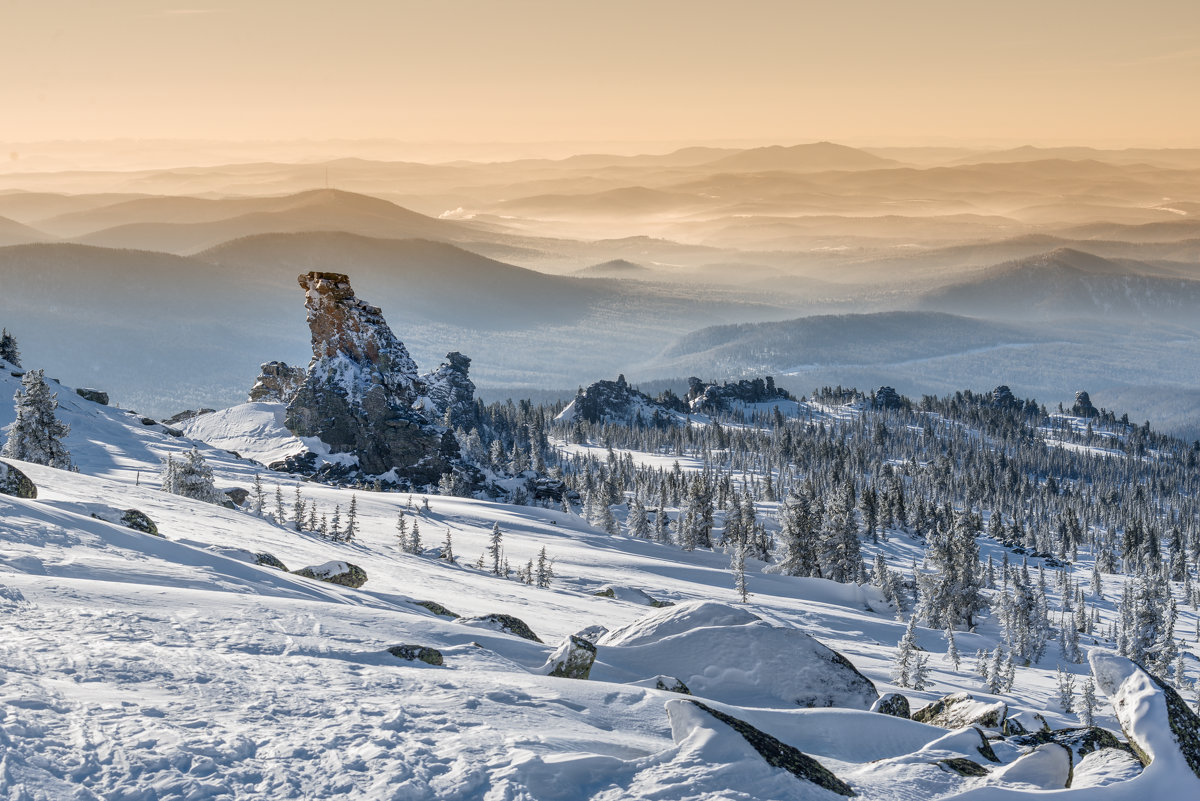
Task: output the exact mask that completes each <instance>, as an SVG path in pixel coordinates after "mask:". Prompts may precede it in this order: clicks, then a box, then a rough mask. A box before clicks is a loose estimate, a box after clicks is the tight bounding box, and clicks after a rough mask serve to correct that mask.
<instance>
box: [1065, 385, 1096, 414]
mask: <svg viewBox="0 0 1200 801" xmlns="http://www.w3.org/2000/svg"><path fill="white" fill-rule="evenodd" d="M1071 414H1073V415H1075V416H1076V417H1096V416H1097V415H1099V414H1100V412H1098V411H1097V410H1096V407H1095V406H1093V405H1092V398H1091V396H1090V395H1088V394H1087V393H1086V392H1084V391H1083V390H1080V391H1079V392H1076V393H1075V405H1074V406H1072V407H1071Z"/></svg>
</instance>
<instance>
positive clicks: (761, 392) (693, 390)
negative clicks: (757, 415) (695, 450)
mask: <svg viewBox="0 0 1200 801" xmlns="http://www.w3.org/2000/svg"><path fill="white" fill-rule="evenodd" d="M789 399H790V396H789V395H788V392H787V390H785V389H780V388H779V387H776V386H775V379H774V378H773V377H772V376H767V377H765V378H747V379H744V380H742V381H735V382H733V383H728V382H726V383H721V384H705V383H704V382H703V381H701V380H700V379H699V378H695V377H692V378H689V379H688V392H687V396H686V397H685V398H684V401H685V402H686V403H687V405H688V408H689V409H690V410H691V411H693V412H707V413H713V412H724V411H728V410H729V409H730V407H731V406H732V405H733V404H734V403H769V402H771V401H778V400H789Z"/></svg>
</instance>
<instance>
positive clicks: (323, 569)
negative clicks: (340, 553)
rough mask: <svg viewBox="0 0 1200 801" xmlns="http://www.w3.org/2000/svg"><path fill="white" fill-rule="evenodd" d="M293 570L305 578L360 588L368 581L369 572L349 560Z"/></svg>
mask: <svg viewBox="0 0 1200 801" xmlns="http://www.w3.org/2000/svg"><path fill="white" fill-rule="evenodd" d="M292 572H293V574H295V575H297V576H303V577H304V578H310V579H317V580H318V581H327V582H329V583H330V584H340V585H341V586H343V587H352V588H354V589H358V588H359V587H361V586H362V585H364V584H366V583H367V572H366V571H365V570H363V569H362V568H361V567H359V566H358V565H352V564H350V563H349V562H326V563H325V564H323V565H313V566H311V567H302V568H300V569H299V570H294V571H292Z"/></svg>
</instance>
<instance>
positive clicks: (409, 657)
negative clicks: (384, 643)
mask: <svg viewBox="0 0 1200 801" xmlns="http://www.w3.org/2000/svg"><path fill="white" fill-rule="evenodd" d="M387 651H388V653H389V654H391V655H392V656H394V657H396V658H397V659H403V660H405V661H407V662H424V663H425V664H427V665H433V666H435V667H441V666H442V664H443V660H442V652H441V651H439V650H438V649H436V648H430V647H428V646H425V645H407V644H402V645H393V646H391V647H390V648H388V649H387Z"/></svg>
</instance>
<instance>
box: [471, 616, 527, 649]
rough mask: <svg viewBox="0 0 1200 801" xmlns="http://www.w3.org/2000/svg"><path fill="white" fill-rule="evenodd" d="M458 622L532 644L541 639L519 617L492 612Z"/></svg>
mask: <svg viewBox="0 0 1200 801" xmlns="http://www.w3.org/2000/svg"><path fill="white" fill-rule="evenodd" d="M458 622H459V623H466V624H467V625H468V626H480V627H482V628H485V629H491V630H492V631H501V632H504V633H505V634H514V635H516V636H517V637H521V638H522V639H525V640H532V641H533V642H541V641H542V640H541V638H539V637H538V636H537V635H536V634H534V633H533V629H531V628H529V626H528V625H527V624H526V623H525V621H524V620H521V618H519V617H513V616H512V615H505V614H501V613H499V612H492V613H491V614H487V615H479V616H477V617H464V618H459V621H458Z"/></svg>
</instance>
